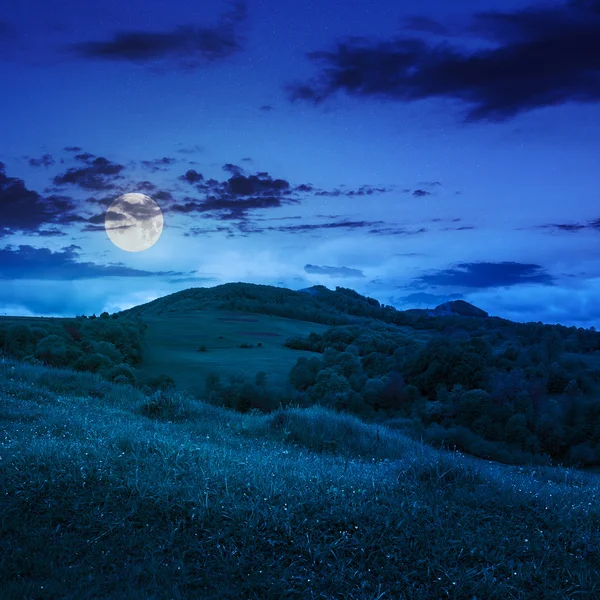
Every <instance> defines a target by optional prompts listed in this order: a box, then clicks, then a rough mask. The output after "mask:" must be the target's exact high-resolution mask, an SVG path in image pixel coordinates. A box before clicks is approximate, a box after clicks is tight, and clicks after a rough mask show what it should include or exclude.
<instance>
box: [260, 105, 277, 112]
mask: <svg viewBox="0 0 600 600" xmlns="http://www.w3.org/2000/svg"><path fill="white" fill-rule="evenodd" d="M259 110H262V111H263V112H271V111H273V110H275V107H274V106H271V105H270V104H264V105H263V106H261V107H260V108H259Z"/></svg>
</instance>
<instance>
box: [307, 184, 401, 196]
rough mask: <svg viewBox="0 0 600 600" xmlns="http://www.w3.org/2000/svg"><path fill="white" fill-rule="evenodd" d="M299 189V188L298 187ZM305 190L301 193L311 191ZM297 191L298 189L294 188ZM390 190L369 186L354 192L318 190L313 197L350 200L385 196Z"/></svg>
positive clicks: (309, 189)
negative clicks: (344, 197)
mask: <svg viewBox="0 0 600 600" xmlns="http://www.w3.org/2000/svg"><path fill="white" fill-rule="evenodd" d="M299 187H301V186H299ZM305 187H306V188H307V189H304V190H302V191H312V189H313V188H312V186H305ZM296 189H298V188H296ZM391 191H392V188H378V187H373V186H370V185H362V186H360V187H359V188H357V189H354V190H340V189H334V190H330V191H328V190H319V191H317V192H315V196H332V197H338V196H348V197H349V198H351V197H352V196H372V195H373V194H385V193H386V192H391Z"/></svg>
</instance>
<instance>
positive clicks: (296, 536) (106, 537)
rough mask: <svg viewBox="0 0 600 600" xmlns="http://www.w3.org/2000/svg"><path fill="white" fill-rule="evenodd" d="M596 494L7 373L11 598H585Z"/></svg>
mask: <svg viewBox="0 0 600 600" xmlns="http://www.w3.org/2000/svg"><path fill="white" fill-rule="evenodd" d="M259 325H260V324H257V325H256V328H257V331H258V330H260V329H259ZM228 326H229V325H228ZM283 326H284V325H282V327H283ZM231 327H235V328H238V329H235V331H242V330H248V331H250V330H251V327H253V325H252V324H251V323H246V322H244V323H240V322H238V323H232V324H231ZM311 327H314V325H312V324H311ZM174 329H175V325H173V330H174ZM199 331H200V330H199ZM207 331H210V328H208V329H205V335H206V332H207ZM231 331H234V329H231ZM167 333H168V331H167V329H164V330H162V332H161V331H159V330H158V329H156V330H155V331H154V333H152V325H151V324H150V327H149V330H148V334H149V335H150V336H151V335H154V336H155V339H156V338H158V337H160V336H163V339H164V340H168V335H167ZM180 333H183V332H180ZM188 333H189V335H190V349H189V351H188V352H189V353H192V352H193V346H195V345H196V344H198V343H201V340H197V339H196V338H195V337H193V336H194V335H195V332H192V331H188ZM219 335H224V336H227V335H233V334H228V333H225V334H223V333H220V334H219ZM192 338H193V339H192ZM207 339H208V342H207V346H209V344H210V343H211V342H210V338H207ZM165 343H166V342H165ZM263 343H265V344H266V343H267V340H266V339H263ZM151 345H152V344H151ZM266 349H267V347H264V348H262V350H266ZM218 351H219V350H216V349H215V350H214V352H215V353H217V352H218ZM223 351H228V350H223ZM163 352H164V347H163ZM240 352H246V353H247V354H244V356H251V355H252V353H253V351H251V350H240ZM258 352H259V350H256V353H258ZM293 354H294V355H295V354H296V353H293ZM207 355H209V354H208V353H207ZM190 360H191V359H190ZM240 360H241V359H240ZM253 368H255V367H253ZM599 482H600V479H598V477H596V476H593V475H589V474H585V473H581V472H576V471H574V470H571V469H558V468H551V467H535V468H533V467H510V466H501V467H500V466H496V465H494V464H492V463H486V462H484V461H478V460H476V459H472V458H471V459H467V458H466V457H465V456H463V455H461V454H459V453H452V452H448V451H441V450H436V449H433V448H431V447H427V446H424V445H422V444H420V443H419V442H416V441H412V440H410V439H408V438H407V437H404V436H403V435H402V434H401V433H399V432H397V431H393V430H391V429H388V428H387V427H385V426H382V425H380V426H377V425H374V424H371V425H367V424H365V423H363V422H362V421H360V420H359V419H358V418H357V417H354V416H350V415H343V414H338V413H335V412H331V411H329V410H327V409H324V408H322V407H313V408H309V409H303V410H300V409H298V408H293V407H292V408H289V407H288V408H286V409H282V410H278V411H275V412H273V413H270V414H257V413H256V412H254V411H253V412H251V413H248V414H240V413H236V412H233V411H230V410H226V409H224V408H218V407H215V406H211V405H209V404H206V403H204V402H201V401H198V400H196V399H193V398H192V397H191V396H190V395H187V394H185V393H176V392H167V393H163V394H158V395H153V396H152V397H149V396H146V395H144V394H142V393H141V392H140V391H139V390H136V389H135V388H133V387H131V386H128V385H122V384H114V383H109V382H107V381H105V380H103V379H101V378H100V377H99V376H98V375H95V374H91V373H75V372H73V371H69V370H62V369H56V368H47V367H41V366H34V365H29V364H23V363H18V362H15V361H13V360H4V361H3V362H2V363H1V364H0V515H1V520H0V536H1V538H0V539H1V548H2V552H1V553H0V582H1V583H0V588H1V591H0V596H1V597H2V598H3V600H17V599H18V600H38V599H39V600H42V599H53V600H54V599H55V600H63V599H65V600H66V599H71V598H73V599H77V600H88V599H89V600H92V599H111V600H113V599H114V600H133V599H135V600H140V599H153V600H163V599H165V600H166V599H173V600H182V599H187V598H194V599H196V598H198V599H207V600H209V599H213V598H214V599H239V598H248V599H262V598H276V599H277V598H281V599H283V598H285V599H311V600H312V599H315V600H316V599H334V598H335V599H340V600H341V599H352V600H367V599H368V600H385V599H389V600H392V599H394V600H400V599H411V600H429V599H442V598H453V599H467V600H487V599H497V600H500V599H516V598H523V599H529V598H535V599H540V600H542V599H547V600H550V599H556V600H559V599H561V600H562V599H565V598H589V599H593V598H598V597H600V533H599V531H600V505H599V504H598V501H597V498H598V494H599V492H600V485H599Z"/></svg>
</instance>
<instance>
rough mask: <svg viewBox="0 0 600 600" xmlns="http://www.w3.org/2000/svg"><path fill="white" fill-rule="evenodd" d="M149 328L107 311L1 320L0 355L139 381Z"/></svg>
mask: <svg viewBox="0 0 600 600" xmlns="http://www.w3.org/2000/svg"><path fill="white" fill-rule="evenodd" d="M146 327H147V326H146V324H145V323H143V322H142V321H141V320H140V319H138V318H134V317H132V318H125V317H119V315H118V314H114V315H112V317H111V316H109V314H108V313H106V312H104V313H102V314H101V315H100V317H99V318H97V317H96V316H95V315H92V316H91V317H90V318H88V317H85V316H80V317H76V318H74V319H44V318H35V319H24V318H21V319H3V320H1V321H0V352H1V353H4V354H6V355H7V356H10V357H13V358H16V359H18V360H21V361H24V362H29V363H33V364H43V365H47V366H52V367H64V368H69V369H74V370H75V371H88V372H91V373H98V374H100V375H101V376H102V377H104V378H106V379H108V380H109V381H113V382H116V383H129V384H133V383H136V381H137V377H136V371H135V367H136V366H137V365H138V364H139V363H140V362H141V360H142V353H143V347H144V332H145V329H146Z"/></svg>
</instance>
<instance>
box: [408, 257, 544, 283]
mask: <svg viewBox="0 0 600 600" xmlns="http://www.w3.org/2000/svg"><path fill="white" fill-rule="evenodd" d="M415 283H416V284H421V285H425V286H438V285H439V286H457V287H466V288H493V287H506V286H513V285H522V284H525V283H539V284H544V285H553V284H554V277H552V276H551V275H549V274H548V273H546V272H545V271H544V269H543V268H542V267H541V266H540V265H535V264H525V263H516V262H500V263H491V262H472V263H460V264H457V265H455V266H454V267H452V268H450V269H442V270H439V271H435V272H432V273H429V274H426V275H422V276H421V277H419V278H417V279H416V280H415Z"/></svg>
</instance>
